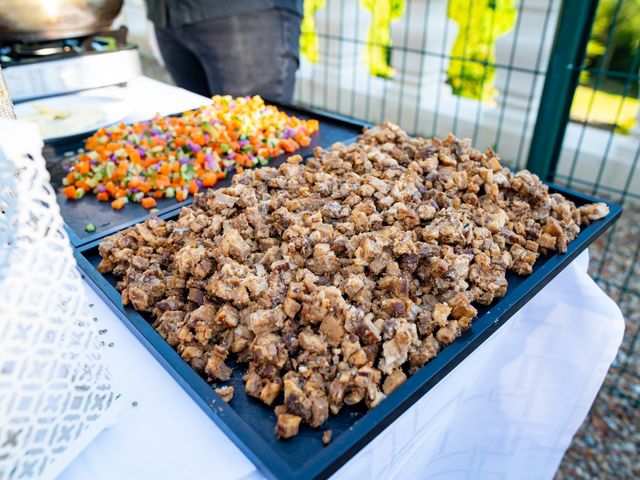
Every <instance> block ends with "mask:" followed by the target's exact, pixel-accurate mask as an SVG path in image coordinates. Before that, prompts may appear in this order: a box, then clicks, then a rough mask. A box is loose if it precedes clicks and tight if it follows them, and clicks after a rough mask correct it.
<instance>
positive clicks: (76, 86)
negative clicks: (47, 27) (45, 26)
mask: <svg viewBox="0 0 640 480" xmlns="http://www.w3.org/2000/svg"><path fill="white" fill-rule="evenodd" d="M126 37H127V29H126V27H120V29H118V30H111V31H106V32H97V33H94V34H91V35H88V36H84V37H74V38H64V39H57V40H45V41H36V42H26V41H21V40H16V41H3V42H2V43H0V66H2V72H3V73H4V77H5V81H6V84H7V88H8V90H9V93H10V94H11V98H12V99H13V101H14V102H16V103H17V102H21V101H25V100H32V99H36V98H43V97H51V96H54V95H63V94H66V93H72V92H78V91H82V90H89V89H92V88H99V87H106V86H109V85H124V84H126V83H127V82H128V81H130V80H133V79H134V78H136V77H137V76H138V75H140V72H141V68H140V57H139V55H138V49H137V47H136V46H135V45H134V44H132V43H129V42H127V39H126Z"/></svg>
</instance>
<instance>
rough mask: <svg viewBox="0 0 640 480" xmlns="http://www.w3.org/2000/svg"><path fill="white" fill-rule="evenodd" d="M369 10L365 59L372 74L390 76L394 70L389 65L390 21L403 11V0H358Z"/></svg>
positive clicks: (398, 16) (383, 76)
mask: <svg viewBox="0 0 640 480" xmlns="http://www.w3.org/2000/svg"><path fill="white" fill-rule="evenodd" d="M360 4H361V5H362V6H363V7H364V8H366V9H368V10H370V11H371V25H370V26H369V32H368V33H367V49H366V53H365V59H366V61H367V64H368V65H369V72H370V73H371V75H372V76H375V77H382V78H391V77H393V75H394V74H395V70H394V69H393V67H391V65H389V52H390V49H391V22H393V21H394V20H397V19H398V18H400V17H401V16H402V13H403V12H404V0H360Z"/></svg>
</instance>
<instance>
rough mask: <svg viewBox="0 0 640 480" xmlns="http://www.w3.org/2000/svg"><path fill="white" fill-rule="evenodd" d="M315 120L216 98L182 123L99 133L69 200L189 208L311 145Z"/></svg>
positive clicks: (69, 180) (78, 166)
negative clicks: (238, 175)
mask: <svg viewBox="0 0 640 480" xmlns="http://www.w3.org/2000/svg"><path fill="white" fill-rule="evenodd" d="M319 128H320V126H319V123H318V121H317V120H305V119H299V118H296V117H293V116H289V115H287V114H286V113H285V112H283V111H280V110H278V109H277V108H276V107H274V106H272V105H266V104H265V103H264V101H263V100H262V98H260V97H258V96H255V97H238V98H233V97H231V96H219V95H216V96H214V97H212V103H211V104H209V105H205V106H203V107H200V108H198V109H197V110H193V111H188V112H184V113H183V114H182V115H180V116H164V117H163V116H157V117H155V118H154V119H152V120H149V121H146V122H138V123H134V124H132V125H125V124H123V123H121V124H119V125H115V126H111V127H108V128H101V129H100V130H98V131H97V132H96V133H95V134H94V135H92V136H91V137H89V139H87V141H86V144H85V149H84V152H82V153H80V154H79V155H78V156H77V158H76V160H75V161H74V162H73V164H72V165H71V166H70V168H69V172H68V173H67V175H66V177H65V178H64V179H63V180H62V183H63V187H64V188H63V190H62V192H63V193H64V195H65V196H66V198H67V199H68V200H79V199H81V198H82V197H84V196H85V194H87V193H93V194H94V195H95V196H96V198H97V199H98V201H100V202H111V207H112V208H113V209H114V210H120V209H122V208H124V207H125V205H126V203H127V202H136V203H141V204H142V206H143V207H144V208H152V207H155V206H156V199H159V198H175V199H176V201H178V202H182V201H185V200H186V199H187V198H188V197H189V196H193V195H195V194H196V193H198V192H199V191H201V190H203V189H206V188H210V187H213V186H214V185H215V184H216V183H217V182H218V181H219V180H221V179H224V178H226V177H227V175H229V174H233V173H235V172H242V171H243V170H244V169H245V168H252V167H258V166H262V165H267V164H268V163H269V161H270V160H271V159H273V158H275V157H277V156H279V155H282V154H283V153H292V152H295V151H296V150H298V149H300V148H304V147H308V146H309V145H311V136H312V135H314V134H315V133H316V132H318V130H319Z"/></svg>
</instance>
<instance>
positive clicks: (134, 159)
mask: <svg viewBox="0 0 640 480" xmlns="http://www.w3.org/2000/svg"><path fill="white" fill-rule="evenodd" d="M129 158H130V159H131V161H132V162H133V163H134V164H135V165H138V164H140V162H141V161H142V159H141V158H140V154H139V153H138V151H137V150H136V149H135V148H132V149H131V151H130V152H129Z"/></svg>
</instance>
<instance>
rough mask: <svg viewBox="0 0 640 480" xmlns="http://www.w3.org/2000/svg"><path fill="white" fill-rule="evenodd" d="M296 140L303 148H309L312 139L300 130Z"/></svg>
mask: <svg viewBox="0 0 640 480" xmlns="http://www.w3.org/2000/svg"><path fill="white" fill-rule="evenodd" d="M294 138H295V139H296V142H298V143H299V144H300V146H302V147H308V146H309V145H310V144H311V139H310V138H309V137H308V136H307V134H306V133H304V132H303V131H302V130H299V131H298V133H296V136H295V137H294Z"/></svg>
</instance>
